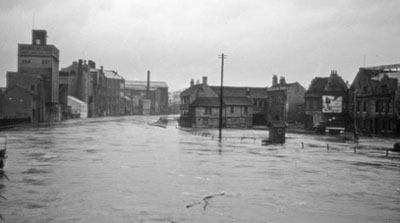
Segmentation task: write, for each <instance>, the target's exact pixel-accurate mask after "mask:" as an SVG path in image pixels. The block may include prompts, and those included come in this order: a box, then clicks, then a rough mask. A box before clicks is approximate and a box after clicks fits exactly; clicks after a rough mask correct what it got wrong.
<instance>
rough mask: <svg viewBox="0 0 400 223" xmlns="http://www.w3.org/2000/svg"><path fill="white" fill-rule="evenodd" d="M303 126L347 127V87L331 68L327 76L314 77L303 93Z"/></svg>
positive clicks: (348, 125) (348, 123)
mask: <svg viewBox="0 0 400 223" xmlns="http://www.w3.org/2000/svg"><path fill="white" fill-rule="evenodd" d="M305 116H306V117H305V127H306V128H308V129H313V128H323V129H324V128H325V127H338V128H341V129H343V130H344V129H349V128H351V125H350V123H351V122H349V121H350V119H349V116H348V87H347V85H346V83H345V82H344V80H343V79H342V77H340V76H339V75H338V74H337V71H336V70H332V71H331V74H330V76H329V77H316V78H314V79H313V80H312V81H311V84H310V86H309V88H308V90H307V92H306V94H305Z"/></svg>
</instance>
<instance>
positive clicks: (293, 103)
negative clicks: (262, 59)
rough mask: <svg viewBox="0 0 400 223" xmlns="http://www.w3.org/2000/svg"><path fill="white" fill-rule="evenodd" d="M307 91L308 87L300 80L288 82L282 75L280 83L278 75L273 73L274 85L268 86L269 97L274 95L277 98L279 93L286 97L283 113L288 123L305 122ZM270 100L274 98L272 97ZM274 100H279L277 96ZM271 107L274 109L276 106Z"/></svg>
mask: <svg viewBox="0 0 400 223" xmlns="http://www.w3.org/2000/svg"><path fill="white" fill-rule="evenodd" d="M280 91H285V92H284V93H282V92H280ZM305 93H306V89H305V88H304V87H303V86H301V84H299V83H298V82H294V83H286V80H285V78H284V77H281V78H280V81H279V83H278V77H277V76H276V75H273V77H272V86H271V87H270V88H268V97H269V96H273V98H276V97H280V96H279V94H283V95H282V96H281V97H282V98H284V99H285V101H286V104H285V112H284V113H282V114H284V115H285V117H284V120H285V122H287V123H303V122H304V106H305V99H304V95H305ZM275 94H278V95H275ZM275 96H276V97H275ZM270 100H273V99H272V98H271V99H270ZM274 100H277V98H276V99H274ZM270 109H272V110H273V109H274V108H273V107H272V108H270ZM282 111H283V110H282ZM278 113H279V112H278ZM278 115H279V114H278Z"/></svg>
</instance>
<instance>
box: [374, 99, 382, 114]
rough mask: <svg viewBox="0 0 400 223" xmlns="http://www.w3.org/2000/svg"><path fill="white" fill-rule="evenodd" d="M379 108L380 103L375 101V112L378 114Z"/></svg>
mask: <svg viewBox="0 0 400 223" xmlns="http://www.w3.org/2000/svg"><path fill="white" fill-rule="evenodd" d="M379 106H381V103H380V101H378V100H377V101H376V103H375V112H379V111H380V109H379Z"/></svg>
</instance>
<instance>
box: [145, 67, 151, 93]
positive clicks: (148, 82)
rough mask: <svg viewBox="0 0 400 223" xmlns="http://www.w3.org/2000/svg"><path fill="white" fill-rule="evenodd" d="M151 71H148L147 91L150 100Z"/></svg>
mask: <svg viewBox="0 0 400 223" xmlns="http://www.w3.org/2000/svg"><path fill="white" fill-rule="evenodd" d="M149 93H150V71H149V70H148V71H147V89H146V97H147V98H150V95H149Z"/></svg>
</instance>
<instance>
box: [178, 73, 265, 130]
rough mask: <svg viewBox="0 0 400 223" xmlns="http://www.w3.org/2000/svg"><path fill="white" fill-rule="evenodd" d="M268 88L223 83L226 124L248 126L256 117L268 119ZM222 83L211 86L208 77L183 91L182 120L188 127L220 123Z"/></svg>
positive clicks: (223, 123) (224, 120)
mask: <svg viewBox="0 0 400 223" xmlns="http://www.w3.org/2000/svg"><path fill="white" fill-rule="evenodd" d="M266 93H267V88H251V87H231V86H224V87H223V101H222V125H223V127H228V128H230V127H231V128H237V127H239V128H248V127H251V126H253V125H254V117H257V119H256V120H261V121H259V123H260V124H263V123H264V122H265V123H266V121H265V119H266V112H265V108H266V100H267V99H266ZM220 94H221V87H219V86H209V85H208V83H207V77H203V82H202V83H201V84H194V81H193V80H191V82H190V87H189V88H188V89H186V90H184V91H182V92H181V116H180V121H179V124H180V125H181V126H187V127H218V126H219V111H220Z"/></svg>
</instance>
